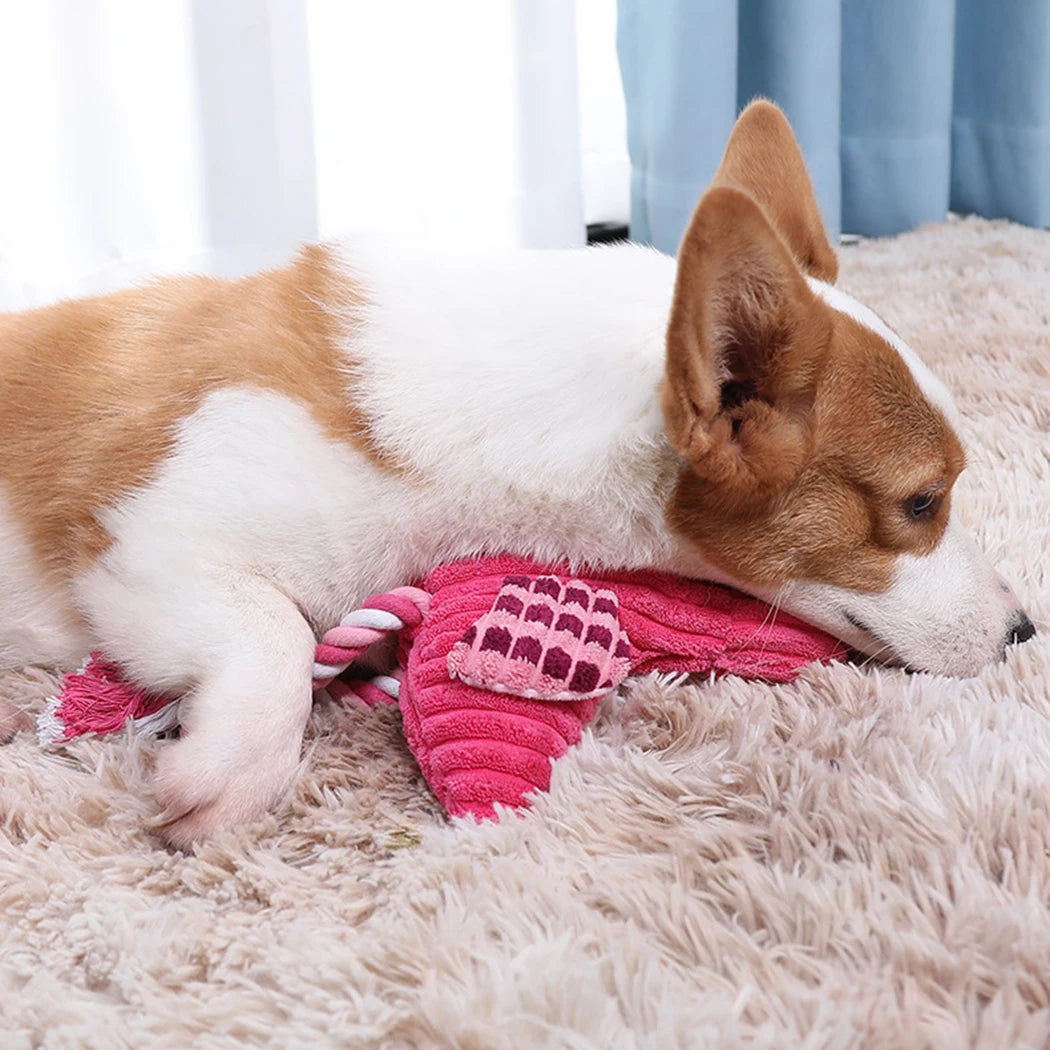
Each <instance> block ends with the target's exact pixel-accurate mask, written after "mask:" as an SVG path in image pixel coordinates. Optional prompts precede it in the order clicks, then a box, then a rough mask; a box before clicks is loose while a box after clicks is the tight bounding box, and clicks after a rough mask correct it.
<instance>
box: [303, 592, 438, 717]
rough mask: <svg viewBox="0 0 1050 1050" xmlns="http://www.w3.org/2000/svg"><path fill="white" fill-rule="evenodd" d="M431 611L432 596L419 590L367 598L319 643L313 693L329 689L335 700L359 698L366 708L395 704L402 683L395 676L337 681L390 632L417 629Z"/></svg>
mask: <svg viewBox="0 0 1050 1050" xmlns="http://www.w3.org/2000/svg"><path fill="white" fill-rule="evenodd" d="M429 608H430V595H429V594H428V593H427V592H426V591H424V590H420V588H418V587H398V588H396V589H395V590H392V591H387V592H386V593H384V594H373V595H372V597H371V598H366V599H365V601H364V602H363V603H362V604H361V606H360V608H358V609H355V610H354V611H353V612H352V613H348V614H347V615H346V616H344V617H343V619H342V620H341V621H340V623H339V626H338V627H333V628H332V629H331V630H330V631H326V632H325V635H324V637H323V638H322V639H321V641H320V642H318V644H317V651H316V655H315V663H314V672H313V674H314V689H327V690H328V693H329V694H330V695H331V696H333V697H336V698H342V697H348V696H356V697H357V698H359V699H361V700H363V701H364V702H365V703H367V704H377V703H385V704H388V703H390V702H391V700H393V701H396V700H397V698H398V694H399V692H400V688H401V682H400V679H399V677H396V676H395V675H377V676H376V677H375V678H373V679H372V680H371V681H353V682H346V681H343V680H341V679H338V680H337V676H338V675H340V674H342V673H343V671H345V670H346V669H347V668H348V667H349V666H350V664H352V663H353V662H354V661H355V660H357V659H358V658H359V657H361V656H363V655H364V653H365V652H367V651H368V649H369V648H371V646H373V645H374V644H375V643H376V642H378V641H380V640H381V639H382V638H385V637H386V636H387V635H388V634H389V633H390V632H391V631H403V630H404V629H405V628H413V627H418V626H419V624H420V623H422V621H423V617H424V616H426V614H427V610H428V609H429Z"/></svg>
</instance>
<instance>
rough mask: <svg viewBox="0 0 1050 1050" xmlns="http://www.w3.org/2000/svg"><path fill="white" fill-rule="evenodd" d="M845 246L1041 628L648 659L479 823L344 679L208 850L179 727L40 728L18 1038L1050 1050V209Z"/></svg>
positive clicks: (393, 720) (20, 944) (29, 765)
mask: <svg viewBox="0 0 1050 1050" xmlns="http://www.w3.org/2000/svg"><path fill="white" fill-rule="evenodd" d="M843 264H844V270H845V273H844V278H843V284H844V285H845V286H846V287H848V288H850V289H851V290H853V291H854V292H856V293H858V294H859V295H861V296H862V297H864V298H865V299H867V300H868V301H869V302H870V303H871V304H872V305H873V306H874V307H875V308H876V309H878V310H880V311H881V312H882V313H883V314H884V315H885V316H886V317H887V319H888V320H889V321H890V322H891V323H892V324H893V325H894V326H895V327H897V328H898V329H899V330H900V331H901V332H902V333H904V334H905V336H906V337H908V338H910V340H911V341H912V342H913V343H914V344H915V345H916V346H917V347H918V348H919V349H920V350H921V352H922V353H923V354H924V355H925V357H926V358H927V359H928V360H929V361H930V362H931V363H932V364H933V365H934V366H935V367H936V368H937V369H938V370H939V371H940V372H941V373H942V375H943V376H944V377H945V378H946V379H947V380H948V381H949V383H950V384H951V385H952V386H953V387H954V389H955V390H956V392H957V393H958V396H959V399H960V402H961V406H962V409H963V412H964V414H965V417H966V422H967V426H968V430H969V433H968V435H967V436H968V438H969V440H970V444H971V454H970V464H971V466H970V469H969V470H968V471H967V473H966V474H965V475H964V482H963V485H962V492H961V494H960V497H959V502H960V503H961V505H962V509H963V513H964V514H965V517H966V518H967V520H968V521H969V522H970V524H971V525H972V526H973V527H974V528H975V529H976V531H977V532H978V533H979V535H980V536H981V538H982V539H983V541H984V544H985V545H986V547H987V548H988V549H989V550H990V552H991V553H992V554H993V555H994V556H995V557H996V559H998V561H999V563H1000V565H1001V568H1002V569H1003V570H1004V572H1005V573H1006V575H1007V576H1008V577H1010V578H1011V579H1012V580H1013V581H1014V582H1015V583H1016V585H1017V586H1018V589H1019V592H1020V593H1022V594H1023V595H1024V596H1025V597H1026V600H1027V603H1028V606H1029V611H1030V613H1031V614H1032V616H1033V618H1034V619H1035V620H1036V622H1037V624H1039V626H1040V628H1041V630H1042V634H1041V635H1040V636H1039V637H1037V638H1036V639H1035V640H1034V641H1033V642H1031V643H1029V644H1027V645H1025V646H1022V647H1019V648H1018V649H1016V650H1015V651H1013V652H1012V653H1011V655H1010V658H1009V660H1008V661H1007V662H1006V663H1005V664H1003V665H1002V666H998V667H992V668H989V669H988V670H987V671H985V673H984V674H982V675H981V677H980V678H978V679H976V680H973V681H966V682H959V681H950V680H946V679H939V678H933V677H927V676H921V675H919V676H909V675H906V674H903V673H901V672H898V671H892V670H863V671H862V670H859V669H857V668H854V667H848V666H838V667H834V668H829V669H817V670H813V671H810V672H809V673H806V674H805V675H804V676H803V678H802V679H801V680H800V681H799V682H798V683H796V684H794V685H791V686H789V687H779V688H770V687H766V686H762V685H755V684H742V683H741V682H738V681H722V682H719V683H717V684H713V685H712V684H704V685H678V686H670V685H667V684H661V683H659V682H656V681H653V680H645V681H637V682H635V683H633V684H632V685H630V686H628V687H627V688H626V689H625V690H624V692H623V694H622V695H621V696H619V697H617V698H615V699H614V700H611V701H608V702H606V704H605V706H604V708H603V710H602V713H601V716H600V718H599V719H598V721H597V723H596V724H595V725H594V727H593V730H592V731H591V732H588V734H587V735H586V737H585V740H584V742H583V744H582V746H581V747H580V748H579V749H578V750H576V751H575V752H574V753H572V754H571V755H569V756H568V757H566V758H565V759H563V760H562V761H560V762H559V763H558V765H557V768H556V770H555V774H554V785H553V790H552V791H551V793H550V795H549V796H547V797H544V798H541V799H540V800H539V801H538V803H537V805H536V806H535V808H534V809H533V810H532V811H531V812H529V813H528V814H527V815H525V816H521V817H507V818H506V819H505V820H504V821H502V822H501V823H499V824H489V825H486V826H482V827H476V826H468V825H465V824H449V823H448V822H447V821H446V820H445V819H443V817H442V815H441V813H440V812H439V809H438V807H437V805H436V804H435V802H434V800H433V799H432V798H431V797H430V795H429V794H428V793H427V790H426V788H425V787H424V785H423V783H422V782H421V780H420V778H419V776H418V774H417V773H416V771H415V768H414V766H413V763H412V760H411V758H410V756H409V755H408V753H407V752H406V749H405V746H404V744H403V742H402V739H401V735H400V730H399V725H398V719H397V717H396V716H395V715H393V714H391V713H389V712H386V713H384V712H377V711H367V710H357V709H353V710H338V709H336V708H334V707H321V708H318V709H317V710H316V711H315V713H314V716H313V721H312V725H311V729H310V734H309V738H310V745H309V755H308V759H307V761H306V763H305V764H304V767H303V771H302V774H301V776H300V778H299V781H298V785H297V787H296V790H295V793H294V797H293V798H292V799H291V800H290V801H289V802H288V803H287V804H286V805H285V806H284V807H283V809H282V810H281V812H280V813H278V814H276V815H275V816H273V817H271V818H268V819H266V820H264V821H262V822H261V823H259V824H257V825H255V826H253V827H249V828H244V829H243V830H241V831H239V832H237V833H236V834H230V835H227V836H225V837H223V838H221V839H219V840H217V841H215V842H213V843H211V844H210V845H207V846H205V847H203V848H201V849H200V850H199V851H198V852H197V853H195V854H194V855H192V856H184V855H180V854H175V853H170V852H168V851H167V850H165V849H163V848H161V847H160V846H159V845H158V842H157V841H156V839H154V837H153V836H152V835H151V834H150V832H149V830H147V828H146V827H145V826H144V824H143V819H144V818H146V817H148V815H149V813H150V802H149V795H148V792H147V790H146V783H147V780H148V777H149V772H150V767H151V765H152V761H153V748H154V746H155V745H153V744H148V743H142V742H132V741H129V740H127V739H123V738H121V739H108V740H103V741H97V740H96V741H86V742H79V743H76V744H74V745H73V746H70V747H69V748H68V749H66V750H65V752H63V753H59V754H48V755H43V754H41V753H40V752H39V751H38V750H37V747H36V743H35V741H34V739H33V737H32V736H31V735H30V734H28V733H23V734H21V735H20V736H19V737H17V738H16V740H15V741H14V742H13V743H12V744H11V745H9V746H8V747H6V748H2V749H0V825H2V835H0V931H2V936H3V939H2V942H0V1025H2V1029H3V1030H4V1031H5V1032H6V1034H4V1035H2V1036H0V1046H2V1047H3V1048H5V1050H23V1048H25V1050H28V1048H30V1047H47V1048H54V1050H65V1048H73V1047H92V1048H102V1047H105V1048H108V1047H114V1048H117V1047H136V1048H137V1047H150V1048H152V1050H161V1048H173V1050H186V1048H188V1047H202V1048H223V1047H234V1046H265V1047H281V1048H291V1047H295V1048H298V1047H309V1048H327V1047H361V1048H371V1047H376V1048H378V1047H430V1046H441V1047H458V1048H461V1050H487V1048H497V1047H507V1048H512V1050H531V1048H535V1047H549V1048H552V1050H553V1048H575V1050H583V1048H594V1050H628V1048H635V1047H639V1048H640V1047H651V1048H656V1050H664V1048H668V1050H670V1048H686V1047H705V1048H706V1047H710V1048H715V1047H719V1048H729V1047H768V1048H777V1050H781V1048H787V1047H791V1048H803V1047H804V1048H808V1050H817V1048H824V1047H827V1048H833V1047H836V1048H852V1047H873V1048H874V1047H892V1048H896V1050H907V1048H913V1047H914V1048H918V1047H937V1048H942V1047H943V1048H951V1050H955V1048H960V1047H980V1048H989V1050H991V1048H1001V1050H1021V1048H1027V1047H1031V1048H1039V1047H1044V1046H1047V1045H1048V1044H1050V580H1048V576H1047V565H1048V560H1047V551H1048V550H1050V233H1042V232H1038V231H1033V230H1027V229H1023V228H1020V227H1016V226H1011V225H1008V224H1004V223H989V222H982V221H977V220H966V221H961V222H956V223H951V224H948V225H945V226H941V227H935V228H930V229H925V230H922V231H920V232H918V233H914V234H910V235H907V236H903V237H900V238H897V239H894V240H888V241H884V242H870V243H864V244H861V245H859V246H857V247H854V248H848V249H845V250H844V251H843ZM51 681H52V680H51V679H50V678H48V676H47V675H46V674H44V673H43V672H27V673H25V674H23V675H18V676H8V677H7V678H6V679H3V680H0V690H2V693H0V695H6V696H8V697H16V698H20V699H21V700H24V701H26V702H27V703H28V704H29V705H30V706H32V705H33V704H34V703H37V702H38V700H39V697H41V696H42V695H43V694H44V693H45V692H46V691H47V689H48V687H49V686H50V684H51Z"/></svg>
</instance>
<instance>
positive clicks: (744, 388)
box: [663, 187, 831, 507]
mask: <svg viewBox="0 0 1050 1050" xmlns="http://www.w3.org/2000/svg"><path fill="white" fill-rule="evenodd" d="M830 335H831V317H830V311H829V310H828V309H827V307H826V306H825V305H824V303H823V302H822V301H821V300H820V299H819V298H818V297H817V296H816V294H815V293H814V292H813V291H812V290H811V289H810V287H809V285H808V284H807V282H806V278H805V277H804V276H803V274H802V272H801V270H800V269H799V267H798V264H797V263H796V261H795V259H794V257H793V255H792V253H791V251H790V250H789V249H788V247H787V245H786V244H785V243H784V241H783V239H782V238H781V236H780V234H779V233H778V232H777V231H776V230H774V229H773V227H772V225H771V224H770V222H769V219H768V218H767V217H766V214H765V212H764V211H763V210H762V208H761V207H759V205H758V204H756V203H755V201H754V200H752V199H751V197H749V196H748V195H747V194H746V193H742V192H741V191H739V190H736V189H730V188H727V187H718V188H715V189H712V190H708V192H707V193H706V194H704V196H703V198H702V199H701V201H700V204H699V205H698V206H697V209H696V212H695V213H694V215H693V218H692V221H691V222H690V225H689V228H688V230H687V231H686V234H685V238H684V239H683V241H682V245H681V247H680V249H679V252H678V274H677V278H676V281H675V290H674V300H673V303H672V306H671V314H670V320H669V322H668V329H667V362H666V375H665V379H664V385H663V411H664V420H665V425H666V429H667V434H668V437H669V438H670V441H671V444H672V445H673V446H674V448H675V449H676V451H677V452H678V453H679V454H681V455H682V456H683V457H684V458H685V459H687V460H688V461H689V463H690V465H691V467H692V468H693V471H694V472H695V474H696V475H698V476H699V477H700V478H704V479H706V480H707V481H709V482H710V483H711V484H712V485H713V486H715V487H716V490H717V492H718V498H719V499H722V500H726V501H729V502H730V503H736V504H738V505H740V506H741V507H743V505H745V504H747V503H749V502H751V501H752V500H756V499H764V498H768V497H769V496H770V495H771V494H772V493H773V492H774V491H776V490H777V489H778V488H780V487H781V486H783V485H784V484H786V483H787V482H789V481H791V480H792V479H794V478H795V477H796V476H797V474H798V472H799V470H800V469H801V467H802V465H803V463H804V462H805V459H806V457H807V456H808V454H809V451H810V449H811V447H812V419H811V416H812V408H813V401H814V397H815V392H816V386H817V381H818V378H819V374H820V371H821V369H822V367H823V362H824V359H825V357H826V351H827V346H828V343H829V341H830Z"/></svg>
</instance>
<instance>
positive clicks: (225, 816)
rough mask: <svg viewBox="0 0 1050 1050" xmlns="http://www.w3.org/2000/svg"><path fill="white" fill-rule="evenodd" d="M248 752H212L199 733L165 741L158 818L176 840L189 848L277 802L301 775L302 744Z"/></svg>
mask: <svg viewBox="0 0 1050 1050" xmlns="http://www.w3.org/2000/svg"><path fill="white" fill-rule="evenodd" d="M246 758H247V756H241V755H228V756H212V755H209V754H208V749H206V748H202V747H201V746H200V741H198V740H196V739H194V737H193V735H190V736H187V737H184V738H183V739H181V740H179V741H177V742H175V743H174V744H171V745H169V746H167V747H165V749H164V750H163V751H162V752H161V754H160V757H159V758H158V760H157V773H156V780H155V792H156V796H157V801H158V803H159V805H160V810H161V811H160V814H159V816H158V817H157V819H156V821H155V822H154V823H155V826H156V827H157V828H158V829H159V830H160V832H161V834H162V835H163V836H164V838H165V839H166V841H167V842H168V843H169V844H170V845H172V846H175V847H177V848H178V849H189V848H190V847H191V846H192V845H193V844H194V843H195V842H202V841H204V840H205V839H208V838H211V837H212V836H213V835H215V834H216V833H217V832H219V831H224V830H226V829H228V828H232V827H235V826H236V825H238V824H243V823H246V822H247V821H250V820H254V819H255V818H257V817H259V816H261V815H262V814H264V813H265V812H267V811H268V810H269V809H271V808H273V806H274V805H275V804H276V803H277V802H278V801H279V800H280V798H281V796H282V795H283V794H284V793H285V792H286V791H287V789H288V786H289V784H290V783H291V781H292V778H293V777H294V775H295V771H296V768H297V767H298V763H299V749H298V747H295V748H291V747H288V748H285V749H284V753H282V754H277V755H267V756H266V757H265V758H261V757H260V758H258V759H257V760H256V761H246Z"/></svg>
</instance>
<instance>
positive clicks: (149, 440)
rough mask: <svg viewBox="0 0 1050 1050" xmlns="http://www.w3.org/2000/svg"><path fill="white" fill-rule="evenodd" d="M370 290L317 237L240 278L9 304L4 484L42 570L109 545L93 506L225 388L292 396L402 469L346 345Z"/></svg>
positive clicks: (144, 472) (333, 431)
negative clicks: (344, 271)
mask: <svg viewBox="0 0 1050 1050" xmlns="http://www.w3.org/2000/svg"><path fill="white" fill-rule="evenodd" d="M361 296H362V293H361V292H360V290H358V289H356V288H354V287H353V286H352V284H351V283H350V282H349V281H347V280H346V278H345V277H343V276H341V275H339V274H337V273H336V272H335V264H334V262H333V260H332V258H331V253H330V252H329V250H328V249H326V248H324V247H320V246H315V247H309V248H306V249H304V250H303V251H302V252H301V253H300V254H299V255H298V256H297V257H296V258H295V260H294V261H293V262H292V263H291V264H290V265H289V266H287V267H285V268H283V269H279V270H274V271H271V272H267V273H262V274H257V275H254V276H251V277H246V278H243V279H241V280H237V281H222V280H216V279H212V278H205V277H186V278H175V279H169V280H162V281H158V282H156V283H154V284H151V285H148V286H146V287H144V288H139V289H133V290H129V291H124V292H118V293H116V294H113V295H108V296H101V297H97V298H93V299H81V300H73V301H69V302H62V303H58V304H56V305H54V306H49V307H45V308H43V309H39V310H31V311H27V312H25V313H20V314H7V315H2V316H0V406H2V411H0V448H2V449H3V458H2V460H0V486H2V488H3V490H4V492H5V494H6V495H7V497H8V499H9V502H10V504H11V506H12V507H13V508H14V510H15V513H16V514H17V515H18V516H19V518H20V520H21V523H22V525H23V526H24V527H25V529H26V531H27V534H28V536H29V539H30V542H31V543H32V545H33V547H34V549H35V550H36V551H37V552H38V554H39V555H40V557H41V559H42V561H43V563H44V565H45V566H46V568H47V569H49V570H50V571H51V572H52V573H57V574H59V575H66V574H68V573H69V572H70V571H71V570H72V569H73V568H75V567H76V566H77V565H79V564H81V563H82V562H83V561H84V560H85V559H87V560H90V559H91V558H93V557H95V556H97V555H98V554H99V553H100V552H101V551H102V550H104V549H105V547H106V545H107V544H108V542H109V537H108V536H107V535H106V533H105V532H104V531H103V529H102V527H101V526H100V524H99V523H98V520H97V517H96V514H97V512H98V510H99V509H100V508H101V507H103V506H106V505H108V504H111V503H113V502H114V501H115V500H117V499H118V498H119V497H120V496H122V495H123V494H125V493H127V492H128V491H130V490H131V489H134V488H135V487H136V486H139V485H142V484H143V483H144V482H146V481H147V480H148V479H149V477H150V476H151V474H152V472H153V471H154V470H155V468H156V466H157V463H158V462H159V461H160V460H161V458H162V457H163V456H164V455H165V454H167V452H168V451H169V450H170V448H171V446H172V442H173V440H174V436H175V431H176V427H177V425H178V423H179V422H180V421H181V420H182V419H184V418H185V417H186V416H187V415H189V414H190V413H191V412H193V411H194V409H195V408H196V407H197V405H198V404H199V403H200V401H201V399H202V398H203V397H204V396H205V395H206V394H207V393H208V392H209V391H212V390H215V389H217V388H219V387H224V386H254V387H261V388H264V389H267V390H272V391H275V392H277V393H280V394H284V395H285V396H287V397H289V398H291V399H293V400H295V401H297V402H299V403H301V404H303V405H305V406H306V407H307V408H308V409H309V410H310V412H311V414H312V415H313V416H314V418H315V419H316V420H317V421H318V423H319V424H320V425H321V426H322V427H323V428H324V429H325V431H326V432H327V433H328V434H329V435H331V437H333V438H334V439H337V440H340V441H345V442H347V443H349V444H352V445H353V446H355V447H356V448H358V449H360V450H361V451H362V452H364V453H365V454H366V455H368V456H369V457H370V458H371V459H373V460H374V461H376V462H377V463H379V464H381V465H382V466H384V467H390V466H392V464H390V463H389V462H388V461H387V459H386V458H385V456H384V455H383V453H382V450H380V449H378V448H377V447H376V445H375V443H374V441H373V438H372V435H371V432H370V430H369V426H368V420H367V419H366V418H365V416H364V415H363V414H362V412H361V411H360V410H357V409H355V408H354V407H353V405H352V403H351V401H350V399H349V396H348V395H349V391H350V388H351V387H352V383H353V376H352V374H351V371H350V370H349V369H348V366H347V364H346V362H345V359H344V357H343V356H342V355H341V354H340V352H339V351H338V348H337V344H338V341H339V339H340V336H341V334H342V333H343V331H344V330H345V325H346V323H347V322H349V321H352V319H353V315H354V311H355V309H356V308H359V307H360V305H361V303H362V301H363V300H362V297H361Z"/></svg>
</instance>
